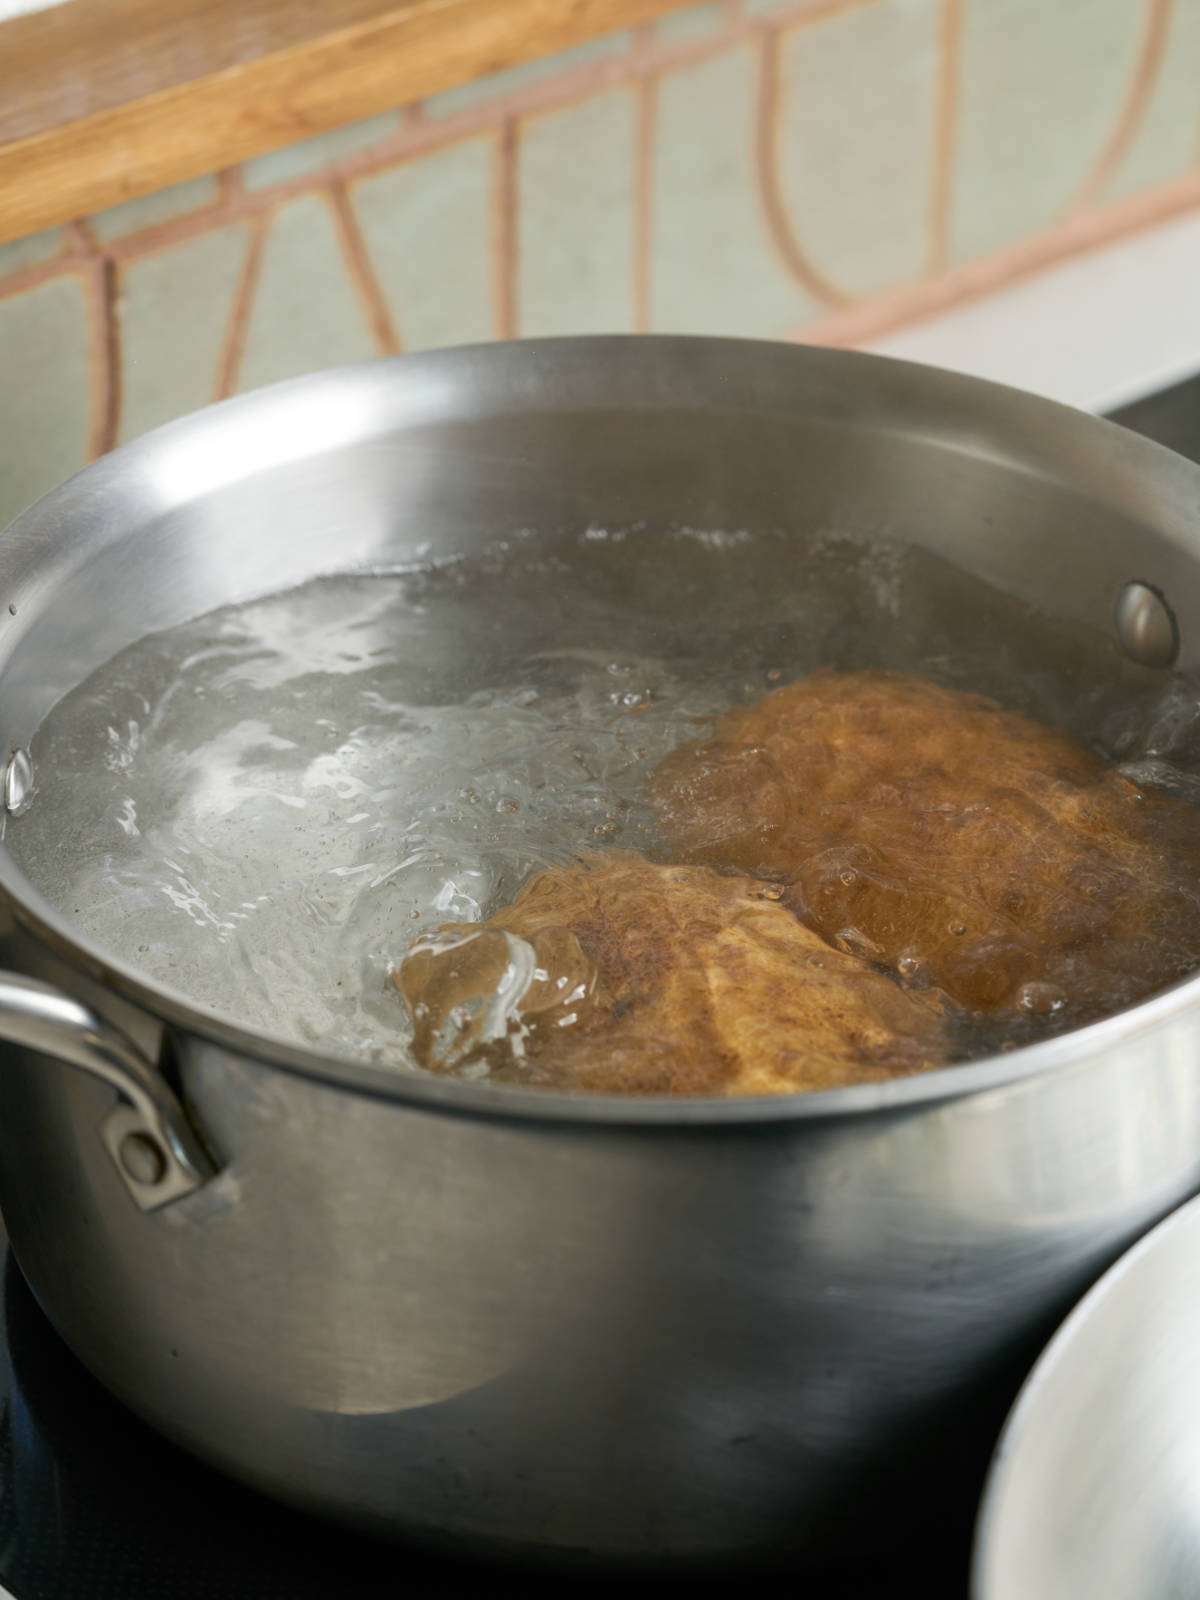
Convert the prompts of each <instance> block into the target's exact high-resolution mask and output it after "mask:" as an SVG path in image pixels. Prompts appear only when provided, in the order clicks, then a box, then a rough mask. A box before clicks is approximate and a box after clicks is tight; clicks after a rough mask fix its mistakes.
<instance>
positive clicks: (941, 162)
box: [926, 0, 963, 274]
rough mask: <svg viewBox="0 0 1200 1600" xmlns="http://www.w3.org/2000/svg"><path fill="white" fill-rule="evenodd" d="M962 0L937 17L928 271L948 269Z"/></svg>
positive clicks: (949, 2)
mask: <svg viewBox="0 0 1200 1600" xmlns="http://www.w3.org/2000/svg"><path fill="white" fill-rule="evenodd" d="M962 24H963V0H942V12H941V17H940V18H939V21H938V76H937V91H936V93H937V102H936V109H935V126H934V136H933V182H932V186H931V193H930V197H929V251H928V257H927V265H926V272H927V273H930V274H932V273H937V272H942V271H944V270H945V267H946V263H947V261H948V260H949V258H950V199H951V192H952V189H953V182H954V157H955V153H956V149H957V142H958V94H959V87H960V77H961V51H962Z"/></svg>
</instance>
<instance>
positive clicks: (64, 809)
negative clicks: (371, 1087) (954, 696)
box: [6, 529, 1198, 1066]
mask: <svg viewBox="0 0 1200 1600" xmlns="http://www.w3.org/2000/svg"><path fill="white" fill-rule="evenodd" d="M818 665H833V666H839V667H843V668H853V667H868V666H890V667H902V668H909V669H915V670H918V671H921V672H924V673H926V674H927V675H928V676H931V677H933V678H935V679H937V680H939V681H941V682H943V683H947V684H950V685H952V686H954V687H960V688H974V689H978V690H981V691H983V692H986V693H991V694H995V695H996V696H997V697H998V698H1000V699H1002V700H1003V701H1005V703H1007V704H1009V705H1011V706H1013V707H1015V708H1016V709H1018V710H1026V711H1029V712H1031V713H1032V714H1035V715H1037V716H1039V717H1041V718H1042V719H1043V720H1047V721H1055V722H1059V723H1063V724H1065V725H1066V726H1068V727H1070V728H1071V729H1072V730H1073V731H1075V732H1076V733H1078V734H1079V735H1081V736H1082V737H1084V738H1086V739H1088V740H1090V741H1091V742H1093V743H1096V744H1099V745H1101V746H1102V747H1104V748H1106V749H1107V750H1108V751H1109V752H1110V753H1112V754H1113V755H1115V756H1116V757H1118V758H1122V759H1125V760H1127V761H1131V762H1135V763H1137V764H1138V765H1137V771H1138V773H1139V776H1140V777H1141V778H1142V780H1143V781H1151V782H1153V781H1164V782H1170V783H1172V784H1174V785H1175V786H1177V787H1178V786H1181V785H1182V786H1183V787H1185V788H1187V787H1188V786H1189V785H1190V784H1191V783H1192V782H1193V780H1192V779H1191V778H1190V777H1189V776H1188V772H1189V762H1190V758H1191V754H1192V747H1193V745H1194V743H1195V735H1196V729H1197V718H1198V710H1197V706H1198V701H1197V697H1196V695H1195V694H1193V693H1192V692H1191V690H1190V689H1189V688H1188V687H1187V686H1186V685H1181V684H1174V685H1173V686H1171V687H1170V689H1169V690H1168V691H1167V692H1166V693H1165V694H1164V692H1163V690H1162V688H1161V684H1162V680H1161V678H1154V677H1152V676H1151V675H1150V674H1147V673H1143V672H1141V671H1139V669H1136V668H1133V667H1130V666H1128V665H1127V664H1124V663H1122V661H1121V660H1120V658H1119V657H1118V656H1117V654H1116V652H1115V650H1114V649H1113V648H1112V647H1111V646H1110V645H1109V644H1108V643H1107V642H1106V641H1104V640H1101V639H1100V638H1099V637H1096V636H1091V635H1088V634H1086V633H1082V632H1080V631H1078V630H1074V629H1066V628H1064V627H1063V626H1062V625H1061V624H1051V623H1050V622H1048V621H1047V620H1045V619H1043V618H1040V617H1038V616H1037V615H1036V614H1034V613H1032V612H1030V611H1028V610H1027V609H1026V608H1024V607H1022V606H1020V605H1019V604H1017V603H1016V602H1014V601H1012V600H1010V599H1008V598H1006V597H1004V596H1002V595H1000V594H998V593H997V592H996V591H994V590H992V589H990V588H988V587H987V586H986V585H984V584H983V583H981V582H979V581H978V580H975V579H972V578H969V577H967V576H965V575H964V574H962V573H960V572H958V571H957V570H956V569H955V568H953V567H951V566H949V565H948V564H946V563H944V562H942V561H940V560H937V559H936V558H934V557H931V556H928V555H925V554H923V553H920V552H916V551H912V550H908V549H903V548H899V547H895V546H890V545H880V544H863V543H857V542H853V541H849V540H845V539H838V538H832V537H820V538H814V539H808V540H799V539H795V538H788V539H785V538H783V537H773V536H766V535H763V536H759V535H754V536H751V535H747V534H714V533H700V532H695V531H687V530H685V531H676V532H673V533H661V534H658V535H655V536H651V535H649V534H647V533H645V532H644V531H643V532H630V533H627V534H622V533H620V532H612V533H610V532H604V531H600V530H595V529H593V530H589V531H588V532H586V533H584V534H582V535H580V536H579V537H577V538H565V539H556V540H546V539H541V538H537V537H534V536H530V535H526V536H521V537H515V538H511V539H507V540H504V541H500V542H498V543H497V544H496V545H495V546H494V547H493V548H492V549H490V550H489V551H487V552H485V553H484V554H483V555H480V556H475V557H472V558H470V559H463V560H458V561H451V562H447V563H444V564H441V565H438V566H433V567H426V568H423V569H421V570H413V571H403V572H395V573H390V574H375V575H370V576H344V577H333V578H323V579H319V580H317V581H314V582H312V583H310V584H308V585H306V586H304V587H303V588H300V589H297V590H294V591H292V592H289V593H286V594H280V595H276V596H273V597H271V598H269V599H265V600H261V601H258V602H256V603H253V604H249V605H242V606H232V607H228V608H226V609H223V610H220V611H217V612H213V613H211V614H210V615H208V616H206V617H203V618H200V619H199V620H197V621H194V622H190V623H187V624H185V625H183V626H181V627H177V628H173V629H171V630H169V631H167V632H164V633H160V634H156V635H152V636H150V637H148V638H146V639H143V640H142V641H140V642H139V643H138V644H136V645H134V646H133V647H132V648H130V649H128V650H126V651H124V652H123V653H122V654H121V655H119V656H117V657H116V658H115V659H114V660H112V661H110V662H108V663H107V664H106V665H105V666H103V667H102V668H101V669H100V670H99V671H98V672H97V673H95V674H94V675H93V676H92V678H91V679H90V680H88V682H86V683H85V684H83V685H82V686H81V687H80V688H79V689H77V690H76V691H75V692H74V693H72V694H71V695H70V696H68V697H67V698H66V699H65V700H63V701H62V702H61V703H60V704H59V705H58V706H57V707H56V708H55V710H54V711H53V712H52V713H51V715H50V716H49V717H48V718H47V721H46V723H45V725H44V726H43V728H42V729H41V730H40V733H39V735H38V737H37V739H36V741H35V743H34V747H33V761H34V772H35V781H36V790H35V794H34V799H33V803H32V804H31V806H30V808H29V809H28V811H27V812H25V813H24V814H23V815H21V816H19V817H17V818H14V819H10V823H9V832H8V837H7V841H6V842H7V843H8V845H9V846H10V847H11V848H12V850H13V852H14V854H15V855H16V857H17V859H18V860H19V861H20V863H21V864H22V865H23V867H24V868H25V870H26V871H27V872H28V874H29V876H30V877H31V879H32V880H33V881H34V882H35V883H36V884H37V885H38V886H39V887H40V888H41V889H42V890H43V892H44V893H46V894H47V896H48V897H49V898H50V899H51V900H52V901H54V902H55V903H56V904H58V905H59V906H60V907H61V908H63V909H64V910H65V911H66V912H67V913H69V915H70V916H71V917H72V919H73V920H74V921H75V922H76V924H77V926H78V928H79V930H80V932H81V933H84V934H87V935H89V936H90V937H91V938H92V939H94V940H95V941H96V942H97V943H98V944H100V945H101V946H103V947H105V948H106V949H107V950H109V951H111V952H113V953H114V954H116V955H117V956H119V957H121V958H123V959H124V960H125V961H127V962H129V963H130V964H132V965H134V966H136V967H138V968H140V969H141V971H142V972H143V973H144V974H145V975H146V976H148V977H150V978H152V979H155V980H157V981H158V982H159V983H161V984H163V985H165V986H167V987H168V988H170V989H172V990H174V991H176V992H178V993H181V994H183V995H184V996H186V997H187V998H188V999H190V1000H191V1001H193V1002H194V1003H198V1004H200V1005H203V1006H206V1007H211V1008H212V1009H213V1010H215V1011H219V1012H220V1013H222V1014H224V1015H225V1016H227V1017H231V1018H234V1019H235V1020H237V1021H239V1022H241V1023H243V1024H247V1025H249V1026H251V1027H254V1028H257V1029H260V1030H262V1031H264V1032H267V1033H270V1034H274V1035H277V1036H283V1037H286V1038H292V1039H296V1040H300V1041H305V1042H309V1043H316V1042H319V1043H320V1044H321V1045H322V1047H324V1048H325V1049H327V1050H331V1051H334V1052H338V1053H343V1054H355V1055H358V1056H359V1057H365V1058H368V1059H373V1060H377V1061H378V1060H383V1061H388V1062H392V1063H395V1064H396V1065H398V1066H404V1065H406V1064H407V1055H406V1044H407V1040H408V1037H409V1034H408V1027H407V1019H406V1015H405V1011H404V1008H403V1006H402V1004H401V1002H400V1000H399V997H398V996H397V994H396V991H395V989H394V988H393V986H392V985H391V984H390V982H389V981H388V974H389V972H390V971H391V970H392V969H393V968H394V967H395V966H396V965H397V964H398V962H399V960H400V958H401V957H402V956H403V954H404V952H405V951H406V949H407V948H408V946H409V945H410V944H411V942H412V940H413V939H414V938H415V937H416V936H417V935H418V934H420V933H421V932H423V931H425V930H427V929H429V928H431V927H435V926H437V925H438V924H439V923H443V922H447V921H463V920H472V919H477V918H482V917H485V916H487V915H488V914H489V913H490V912H491V911H492V910H494V909H496V908H497V907H498V906H499V905H501V904H503V903H504V902H506V901H507V900H509V899H510V898H511V897H512V895H513V894H514V892H515V891H516V890H517V888H518V887H519V886H520V884H521V883H522V882H523V881H524V880H525V878H526V877H528V875H529V874H530V873H531V872H532V871H533V870H534V869H535V868H537V867H538V866H541V865H545V864H549V863H564V862H567V861H569V860H570V859H571V858H572V857H573V856H574V855H575V854H576V853H577V852H578V851H579V850H581V849H584V848H587V849H594V848H595V847H597V846H603V845H606V844H607V845H613V846H619V847H623V848H637V849H640V850H642V851H645V852H647V853H649V854H653V853H654V852H655V848H656V842H657V841H656V838H655V835H654V829H653V823H652V819H651V815H650V812H649V809H648V808H647V807H646V805H645V804H644V803H643V800H642V786H643V783H644V780H645V778H646V776H647V774H648V773H649V772H650V771H651V769H652V768H653V767H654V766H655V765H656V763H658V762H659V761H660V760H661V759H662V757H663V756H664V755H665V754H666V753H667V751H668V750H670V749H671V748H672V747H674V746H675V745H678V744H680V743H682V742H683V741H685V740H689V739H693V738H695V737H696V736H697V734H698V733H700V732H702V731H703V730H704V729H705V727H706V726H707V725H708V723H709V722H710V720H711V719H712V718H713V717H714V716H716V715H717V714H719V713H720V712H721V711H723V710H726V709H728V708H729V707H730V706H732V705H734V704H739V703H744V702H746V701H748V700H752V699H754V698H755V697H757V696H759V695H761V694H762V693H764V692H766V691H767V690H769V689H771V688H772V687H774V686H776V685H778V684H780V683H784V682H787V681H789V680H791V679H793V678H795V677H797V676H799V675H801V674H803V673H805V672H807V671H809V670H811V669H812V668H813V667H815V666H818Z"/></svg>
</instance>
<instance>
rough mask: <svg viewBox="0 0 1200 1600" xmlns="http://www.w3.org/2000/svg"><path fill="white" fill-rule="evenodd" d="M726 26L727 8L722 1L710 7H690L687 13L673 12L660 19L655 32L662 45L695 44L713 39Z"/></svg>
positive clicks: (715, 1)
mask: <svg viewBox="0 0 1200 1600" xmlns="http://www.w3.org/2000/svg"><path fill="white" fill-rule="evenodd" d="M724 26H725V7H724V5H723V4H722V0H713V3H712V4H710V5H704V6H689V7H688V8H687V10H686V11H672V13H671V14H670V16H669V17H660V18H659V20H658V21H657V22H656V23H655V24H654V32H655V35H656V37H657V38H658V41H659V43H660V44H695V43H696V42H697V41H698V40H700V39H711V38H712V37H713V36H714V34H718V33H720V31H721V29H722V28H723V27H724Z"/></svg>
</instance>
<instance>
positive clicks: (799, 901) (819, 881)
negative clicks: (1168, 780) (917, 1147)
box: [651, 672, 1200, 1023]
mask: <svg viewBox="0 0 1200 1600" xmlns="http://www.w3.org/2000/svg"><path fill="white" fill-rule="evenodd" d="M651 789H652V798H653V800H654V803H655V806H656V808H657V811H658V815H659V818H660V822H661V825H662V828H663V831H664V834H665V837H666V839H667V841H668V845H669V848H670V850H671V852H672V853H673V854H675V855H677V856H678V857H679V858H681V859H684V860H687V861H693V862H698V863H710V864H713V865H716V866H718V867H722V868H725V869H736V870H737V871H740V872H747V873H751V874H753V875H755V876H759V877H764V878H770V879H774V880H775V881H776V882H778V883H779V884H780V886H781V887H782V888H783V890H784V895H783V903H784V904H785V905H786V906H787V907H789V908H790V909H791V910H792V911H794V912H795V913H796V915H797V916H798V917H799V918H801V919H802V920H803V921H804V922H805V923H807V924H808V926H809V927H811V928H813V929H815V930H816V931H817V932H818V933H820V934H822V935H823V936H824V937H825V938H826V939H828V940H830V941H831V942H834V943H836V944H837V945H838V947H839V948H841V949H844V950H847V951H851V952H853V953H855V954H857V955H860V956H862V957H864V958H865V959H868V960H870V961H872V962H874V963H876V964H878V965H881V966H886V967H889V968H892V969H894V970H896V971H898V972H900V973H902V974H904V975H906V976H921V975H924V976H925V977H926V978H927V980H928V981H929V982H931V983H932V984H934V985H937V986H938V987H939V988H941V989H942V990H943V991H944V992H945V993H946V994H947V995H948V996H950V997H951V998H952V999H954V1000H955V1001H957V1002H958V1003H959V1004H960V1005H962V1006H965V1007H968V1008H970V1009H972V1010H976V1011H982V1012H990V1013H1002V1012H1004V1011H1005V1010H1009V1009H1013V1010H1016V1011H1023V1012H1027V1013H1033V1014H1037V1013H1046V1012H1050V1013H1053V1012H1061V1013H1062V1015H1063V1019H1064V1020H1068V1019H1069V1020H1070V1021H1071V1022H1072V1023H1079V1022H1083V1021H1087V1020H1090V1019H1092V1018H1094V1017H1096V1016H1099V1015H1101V1014H1102V1013H1107V1012H1110V1011H1113V1010H1116V1009H1118V1008H1119V1007H1120V1006H1121V1005H1123V1004H1127V1003H1130V1002H1132V1001H1133V1000H1136V999H1139V998H1142V997H1143V996H1145V995H1146V994H1148V993H1150V992H1152V991H1153V990H1155V989H1157V988H1161V987H1163V986H1164V985H1166V984H1167V983H1170V982H1171V981H1173V980H1175V979H1176V978H1179V977H1182V976H1183V975H1184V974H1185V973H1187V972H1189V971H1191V970H1192V969H1194V968H1195V967H1196V966H1197V964H1198V963H1200V898H1198V893H1197V891H1198V889H1200V813H1198V812H1197V811H1196V810H1195V809H1194V808H1193V807H1192V806H1190V805H1187V804H1186V803H1184V802H1183V801H1180V800H1177V799H1175V798H1173V797H1170V796H1167V795H1163V794H1159V793H1155V792H1152V791H1144V790H1141V789H1139V788H1138V787H1136V786H1135V785H1134V784H1133V783H1130V782H1129V781H1127V780H1126V779H1125V778H1123V777H1122V776H1121V775H1120V774H1118V773H1117V772H1115V771H1113V770H1112V769H1111V768H1110V767H1109V766H1107V765H1106V763H1105V762H1104V761H1103V760H1102V759H1101V758H1100V757H1099V756H1097V755H1095V754H1094V753H1092V752H1091V751H1089V750H1087V749H1085V748H1084V746H1082V745H1081V744H1079V743H1078V742H1077V741H1076V740H1074V739H1072V738H1071V737H1070V736H1069V735H1067V734H1066V733H1063V732H1061V731H1060V730H1057V729H1054V728H1049V727H1045V726H1042V725H1040V724H1038V723H1036V722H1033V721H1031V720H1030V719H1029V718H1027V717H1023V716H1020V715H1018V714H1016V713H1014V712H1011V711H1005V710H1003V709H1002V708H1001V707H1000V706H998V705H997V704H995V703H994V702H993V701H990V700H986V699H983V698H982V697H980V696H976V695H970V694H963V693H960V692H958V691H955V690H952V689H943V688H939V687H937V686H936V685H934V684H932V683H928V682H926V681H925V680H923V679H920V678H917V677H911V676H904V675H900V674H889V673H879V672H864V673H847V674H836V673H832V672H817V673H814V674H813V675H812V676H811V677H808V678H805V679H803V680H802V681H801V682H799V683H794V684H791V685H789V686H788V687H786V688H783V689H779V690H777V691H776V692H774V693H772V694H769V695H767V696H766V697H765V698H764V699H763V700H761V701H759V702H758V703H757V704H755V705H752V706H749V707H747V708H746V709H744V710H739V711H735V712H732V713H730V714H729V715H728V716H727V717H725V718H724V719H723V720H722V721H721V722H720V723H719V724H718V726H717V728H716V731H715V735H714V737H713V738H711V739H708V740H704V741H702V742H699V743H697V744H693V745H687V746H684V747H682V748H681V749H679V750H676V751H674V752H673V753H672V754H671V755H670V756H668V757H667V759H666V760H665V761H664V762H663V763H662V765H661V766H660V768H659V769H658V771H657V773H656V774H655V776H654V778H653V779H652V783H651Z"/></svg>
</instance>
